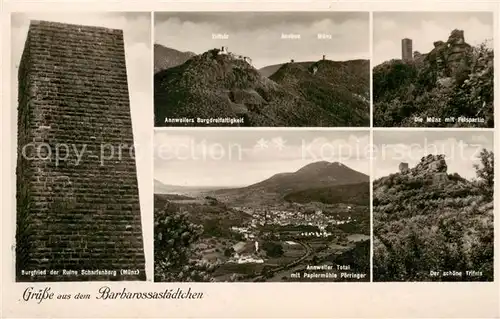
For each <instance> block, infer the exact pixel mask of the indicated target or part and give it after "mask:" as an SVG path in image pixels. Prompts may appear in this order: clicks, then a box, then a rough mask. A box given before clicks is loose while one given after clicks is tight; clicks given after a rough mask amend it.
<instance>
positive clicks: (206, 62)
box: [154, 12, 370, 127]
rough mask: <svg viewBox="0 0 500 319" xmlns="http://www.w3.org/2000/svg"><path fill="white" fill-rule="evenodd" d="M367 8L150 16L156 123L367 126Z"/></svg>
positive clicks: (161, 14)
mask: <svg viewBox="0 0 500 319" xmlns="http://www.w3.org/2000/svg"><path fill="white" fill-rule="evenodd" d="M369 33H370V31H369V14H368V12H177V13H176V12H168V13H167V12H156V13H155V15H154V43H155V44H154V114H155V126H156V127H164V126H201V127H207V126H212V127H213V126H232V127H240V126H252V127H255V126H258V127H303V126H305V127H368V126H370V47H369V44H370V34H369Z"/></svg>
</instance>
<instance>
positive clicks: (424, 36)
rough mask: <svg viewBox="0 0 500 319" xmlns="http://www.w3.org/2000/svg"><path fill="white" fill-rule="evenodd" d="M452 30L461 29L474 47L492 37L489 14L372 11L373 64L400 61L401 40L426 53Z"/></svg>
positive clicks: (491, 23)
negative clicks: (408, 39)
mask: <svg viewBox="0 0 500 319" xmlns="http://www.w3.org/2000/svg"><path fill="white" fill-rule="evenodd" d="M453 29H460V30H464V35H465V41H466V42H467V43H469V44H471V45H477V44H479V43H481V42H483V41H485V40H487V39H490V40H491V39H492V38H493V14H492V13H491V12H466V13H463V12H374V13H373V65H378V64H380V63H382V62H384V61H388V60H391V59H400V58H401V39H403V38H410V39H412V40H413V50H414V51H419V52H420V53H427V52H429V51H430V50H432V49H433V48H434V46H433V43H434V42H435V41H439V40H441V41H446V40H448V36H449V35H450V33H451V31H452V30H453Z"/></svg>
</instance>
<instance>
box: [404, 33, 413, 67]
mask: <svg viewBox="0 0 500 319" xmlns="http://www.w3.org/2000/svg"><path fill="white" fill-rule="evenodd" d="M401 51H402V59H403V61H406V62H409V61H412V60H413V41H412V40H411V39H408V38H404V39H403V40H401Z"/></svg>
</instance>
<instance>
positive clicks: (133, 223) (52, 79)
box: [16, 21, 146, 281]
mask: <svg viewBox="0 0 500 319" xmlns="http://www.w3.org/2000/svg"><path fill="white" fill-rule="evenodd" d="M18 76H19V78H18V82H19V96H18V102H19V106H18V134H17V138H18V152H17V172H16V174H17V218H16V222H17V230H16V279H17V281H90V280H110V281H113V280H145V279H146V275H145V258H144V247H143V238H142V227H141V214H140V206H139V194H138V185H137V176H136V164H135V157H134V152H133V144H134V140H133V133H132V120H131V116H130V105H129V92H128V85H127V70H126V66H125V50H124V41H123V33H122V31H121V30H113V29H106V28H98V27H89V26H81V25H69V24H61V23H53V22H44V21H32V22H31V24H30V27H29V31H28V35H27V39H26V43H25V47H24V51H23V54H22V58H21V63H20V66H19V74H18Z"/></svg>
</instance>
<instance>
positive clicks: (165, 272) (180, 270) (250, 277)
mask: <svg viewBox="0 0 500 319" xmlns="http://www.w3.org/2000/svg"><path fill="white" fill-rule="evenodd" d="M369 141H370V135H369V132H368V131H314V130H300V131H288V130H287V131H281V130H280V131H274V130H273V131H269V130H266V131H254V130H251V131H247V130H234V129H231V130H230V131H228V130H221V129H219V130H203V131H199V130H179V131H172V130H159V129H156V130H155V135H154V153H155V154H154V208H155V213H154V220H155V223H154V256H155V261H154V279H155V281H156V282H185V281H191V282H192V281H194V282H369V281H370V177H369V173H370V172H369V170H370V159H369V156H367V153H366V152H367V151H369Z"/></svg>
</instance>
